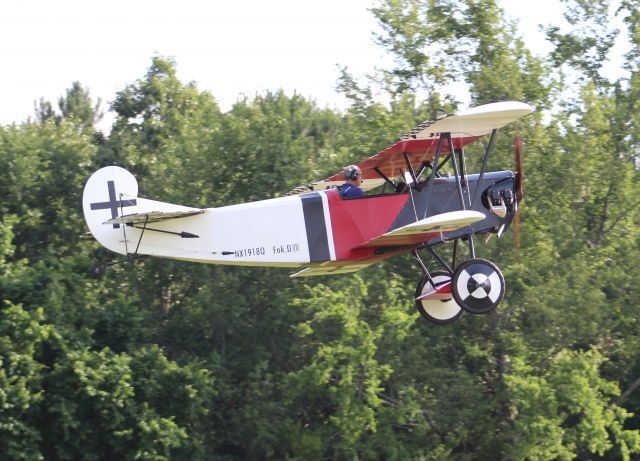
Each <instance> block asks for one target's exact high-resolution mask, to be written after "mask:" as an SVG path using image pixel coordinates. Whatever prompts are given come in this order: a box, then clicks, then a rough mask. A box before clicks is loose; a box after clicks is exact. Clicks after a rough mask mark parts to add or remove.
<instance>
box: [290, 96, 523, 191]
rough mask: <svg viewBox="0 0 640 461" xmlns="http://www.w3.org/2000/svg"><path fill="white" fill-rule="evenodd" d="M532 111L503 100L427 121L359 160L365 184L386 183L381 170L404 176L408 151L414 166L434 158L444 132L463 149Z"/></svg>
mask: <svg viewBox="0 0 640 461" xmlns="http://www.w3.org/2000/svg"><path fill="white" fill-rule="evenodd" d="M531 112H533V107H531V106H530V105H528V104H525V103H523V102H518V101H503V102H496V103H491V104H484V105H482V106H477V107H473V108H470V109H465V110H462V111H459V112H456V113H454V114H446V115H443V116H442V117H440V118H438V119H436V120H432V121H426V122H423V123H421V124H420V125H418V126H417V127H416V128H414V129H413V130H411V131H410V132H408V133H406V134H405V135H403V136H402V137H401V138H400V140H399V141H397V142H396V143H395V144H393V145H391V146H389V147H388V148H386V149H385V150H383V151H381V152H379V153H377V154H376V155H373V156H372V157H369V158H368V159H366V160H363V161H362V162H360V163H358V164H357V165H358V166H359V167H360V169H361V170H362V174H363V185H362V188H363V189H365V190H368V189H373V188H375V187H376V186H378V185H380V184H382V183H383V182H384V179H381V176H380V173H383V174H384V175H385V176H387V177H388V178H395V177H397V176H400V175H401V174H402V172H403V171H406V170H407V164H406V161H405V159H404V155H403V154H407V156H408V158H409V160H410V162H411V164H412V165H413V166H414V168H415V167H416V166H418V165H420V164H421V163H424V162H431V161H432V160H433V158H434V156H435V152H436V149H437V147H438V141H439V139H440V133H451V140H452V143H453V148H454V149H459V148H462V147H464V146H466V145H468V144H470V143H472V142H474V141H476V140H478V139H479V138H480V137H482V136H484V135H487V134H489V133H491V132H492V131H493V130H494V129H499V128H502V127H503V126H505V125H507V124H509V123H511V122H514V121H516V120H518V119H519V118H521V117H523V116H525V115H527V114H529V113H531ZM442 153H443V154H445V155H446V154H448V153H449V146H448V145H447V143H443V146H442ZM343 182H344V181H343V180H342V173H336V174H334V175H333V176H330V177H328V178H326V179H324V180H321V181H317V182H314V183H311V184H306V185H304V186H301V187H298V188H296V189H294V190H293V191H292V192H291V193H303V192H309V191H319V190H324V189H328V188H330V187H333V186H335V185H339V184H342V183H343Z"/></svg>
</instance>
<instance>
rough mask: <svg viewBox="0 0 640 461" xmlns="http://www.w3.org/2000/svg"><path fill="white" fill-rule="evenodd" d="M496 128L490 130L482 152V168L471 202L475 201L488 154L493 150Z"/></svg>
mask: <svg viewBox="0 0 640 461" xmlns="http://www.w3.org/2000/svg"><path fill="white" fill-rule="evenodd" d="M497 132H498V130H497V129H496V128H494V129H493V131H492V132H491V138H489V145H488V146H487V150H486V151H485V153H484V159H483V160H482V168H481V169H480V176H479V177H478V182H477V183H476V190H475V191H474V192H473V200H472V201H471V203H473V202H475V201H476V196H477V195H478V191H479V190H480V184H481V183H482V178H483V177H484V172H485V170H486V169H487V162H488V161H489V155H491V151H492V150H493V141H494V140H495V138H496V133H497Z"/></svg>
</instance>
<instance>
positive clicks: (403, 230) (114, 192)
mask: <svg viewBox="0 0 640 461" xmlns="http://www.w3.org/2000/svg"><path fill="white" fill-rule="evenodd" d="M532 111H533V109H532V107H531V106H529V105H528V104H525V103H522V102H515V101H507V102H497V103H492V104H486V105H482V106H478V107H474V108H470V109H466V110H462V111H459V112H456V113H453V114H447V115H444V116H442V117H439V118H437V119H436V120H434V121H428V122H424V123H422V124H420V125H418V126H417V127H416V128H415V129H413V130H412V131H410V132H409V133H407V134H406V135H404V136H402V137H401V138H400V139H399V140H398V141H397V142H395V143H394V144H393V145H391V146H390V147H388V148H387V149H385V150H383V151H381V152H379V153H378V154H376V155H373V156H372V157H369V158H368V159H366V160H363V161H362V162H360V163H358V164H357V166H358V167H359V168H360V169H361V171H362V177H363V181H362V188H363V189H365V190H366V191H367V194H366V195H365V196H363V197H357V198H342V197H341V194H340V190H339V187H340V185H341V184H342V183H344V178H343V177H342V174H341V173H338V174H336V175H334V176H331V177H329V178H327V179H324V180H321V181H318V182H314V183H311V184H307V185H305V186H302V187H300V188H298V189H296V190H294V191H292V193H290V194H289V195H286V196H282V197H278V198H273V199H269V200H262V201H257V202H251V203H244V204H238V205H231V206H223V207H216V208H193V207H188V206H182V205H175V204H171V203H166V202H160V201H156V200H150V199H147V198H143V197H141V196H139V195H138V183H137V181H136V179H135V177H134V176H133V175H132V174H131V173H129V172H128V171H126V170H125V169H123V168H120V167H117V166H109V167H105V168H102V169H100V170H98V171H96V172H95V173H94V174H93V175H92V176H91V177H90V178H89V180H88V181H87V183H86V185H85V188H84V193H83V209H84V216H85V219H86V222H87V224H88V226H89V229H90V231H91V233H92V234H93V236H94V237H95V239H96V240H97V241H98V242H99V243H100V244H102V245H103V246H104V247H106V248H108V249H109V250H112V251H114V252H117V253H121V254H124V255H128V256H135V257H137V256H142V255H146V256H154V257H162V258H172V259H178V260H184V261H194V262H201V263H211V264H230V265H243V266H278V267H291V268H297V269H298V271H297V272H295V273H294V274H292V275H291V276H292V277H311V276H320V275H331V274H345V273H350V272H355V271H358V270H361V269H363V268H365V267H368V266H370V265H372V264H375V263H378V262H380V261H382V260H385V259H387V258H390V257H392V256H394V255H397V254H402V253H410V254H412V255H413V257H414V258H415V260H416V262H417V265H418V267H419V270H420V280H419V282H418V284H417V288H416V295H415V303H416V306H417V308H418V310H419V312H420V313H421V314H422V315H423V316H424V317H426V318H427V319H429V320H431V321H433V322H435V323H438V324H445V323H449V322H452V321H454V320H456V319H457V318H458V317H460V315H461V314H462V313H463V312H464V311H467V312H471V313H476V314H481V313H487V312H490V311H491V310H493V309H495V307H496V306H497V305H498V304H499V303H500V301H501V300H502V298H503V296H504V293H505V282H504V277H503V276H502V274H501V272H500V270H499V269H498V267H497V266H496V265H495V264H494V263H492V262H490V261H487V260H485V259H481V258H477V257H476V253H475V246H474V238H473V237H474V236H475V235H478V234H497V235H498V236H500V235H501V234H502V233H503V232H504V231H505V230H506V229H507V228H508V227H509V225H510V223H511V222H512V220H513V218H514V215H515V214H516V211H517V208H518V203H519V201H520V199H521V197H522V190H521V189H522V187H521V181H520V179H521V178H520V175H519V174H518V173H517V172H516V173H514V172H512V171H487V162H488V160H489V157H490V155H491V152H492V150H493V146H494V140H495V137H496V134H497V130H498V129H499V128H501V127H504V126H505V125H507V124H509V123H511V122H514V121H515V120H517V119H519V118H521V117H523V116H525V115H527V114H529V113H531V112H532ZM484 136H489V139H488V142H487V143H486V145H484V146H483V149H482V150H483V151H484V157H483V159H482V167H481V169H480V171H479V173H475V174H469V173H468V172H467V171H466V163H465V146H467V145H469V144H470V143H473V142H474V141H477V140H478V139H480V138H481V137H484ZM478 163H479V162H478ZM445 165H448V167H447V169H448V170H453V172H451V171H449V172H448V173H447V174H445V173H444V171H445V170H444V169H443V167H444V166H445ZM446 242H453V244H454V247H453V257H452V260H453V261H452V262H451V263H448V262H447V261H445V259H444V258H443V257H442V256H441V255H440V254H439V253H438V251H436V250H438V249H439V245H441V244H443V243H446ZM458 242H466V244H468V247H469V248H468V252H467V253H468V254H467V255H466V256H467V257H465V258H464V260H463V261H459V262H458V261H456V253H457V251H456V249H457V244H458ZM419 251H427V252H429V253H430V254H431V255H432V261H437V263H438V264H439V266H441V267H440V268H439V269H438V270H435V271H434V270H430V269H429V268H428V267H427V265H425V263H424V262H423V260H422V259H421V257H420V255H419Z"/></svg>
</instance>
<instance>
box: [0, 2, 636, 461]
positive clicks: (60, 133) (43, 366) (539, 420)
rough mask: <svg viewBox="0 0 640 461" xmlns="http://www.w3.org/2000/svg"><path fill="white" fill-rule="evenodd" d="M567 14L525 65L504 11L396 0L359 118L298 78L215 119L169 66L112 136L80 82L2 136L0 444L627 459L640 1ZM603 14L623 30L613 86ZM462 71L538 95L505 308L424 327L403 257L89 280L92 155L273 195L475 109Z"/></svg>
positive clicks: (188, 267) (351, 84)
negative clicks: (380, 65) (86, 199)
mask: <svg viewBox="0 0 640 461" xmlns="http://www.w3.org/2000/svg"><path fill="white" fill-rule="evenodd" d="M562 6H563V7H564V8H565V11H566V14H565V15H566V18H567V20H568V21H569V24H570V28H569V30H560V28H557V27H552V26H549V27H548V28H547V30H546V33H547V36H548V38H549V40H550V42H551V43H552V44H553V45H554V47H553V51H552V52H551V53H550V54H549V55H547V56H534V55H532V53H531V52H530V51H529V50H528V49H527V47H526V44H525V43H524V42H523V41H522V40H521V39H520V38H518V36H517V33H516V27H515V24H514V23H513V22H512V21H511V20H510V19H509V18H507V17H506V16H505V14H504V12H503V11H502V10H501V9H500V8H499V7H498V6H497V5H496V3H495V1H493V0H486V1H483V2H477V1H474V0H422V1H418V0H385V1H380V2H379V3H378V4H377V6H376V7H375V8H373V9H372V14H374V15H375V17H376V18H377V20H378V24H379V30H378V31H377V41H378V43H379V44H380V46H381V47H383V48H384V49H385V50H386V52H387V53H388V54H389V55H390V56H391V57H393V58H394V63H395V64H394V66H392V67H391V68H388V69H377V70H375V71H373V72H372V74H371V75H370V76H369V77H367V78H365V79H361V80H359V79H357V78H355V77H354V76H352V75H350V73H349V71H348V69H346V68H345V69H343V71H342V76H341V78H340V81H339V82H338V86H339V89H340V91H342V92H343V93H344V94H345V95H347V96H348V97H349V100H350V101H351V105H350V107H349V108H348V109H347V110H345V111H342V112H339V111H335V110H330V109H326V108H322V107H318V106H317V104H316V103H315V102H314V101H313V100H310V99H307V98H305V97H303V96H300V95H293V96H291V95H287V94H284V93H283V92H282V91H272V92H266V93H264V94H261V95H258V96H256V97H254V98H245V99H243V100H240V101H239V102H237V103H236V104H235V105H234V106H233V107H232V108H231V109H230V110H229V111H227V112H222V111H221V110H220V108H219V106H218V104H217V102H216V99H215V95H212V94H210V93H207V92H202V91H200V90H199V89H198V87H197V85H196V84H195V83H187V84H185V83H183V82H181V81H179V80H178V79H177V78H176V66H177V63H175V62H174V61H172V60H171V59H170V58H164V57H154V58H153V59H152V61H151V64H150V67H149V68H148V71H147V73H146V75H144V76H142V77H141V78H140V79H138V80H136V81H135V82H133V83H131V84H130V85H128V86H127V87H126V88H125V89H124V90H123V91H121V92H120V93H119V94H117V95H116V98H115V100H114V101H113V102H112V103H111V104H110V107H109V109H110V110H112V111H113V112H114V113H115V115H116V118H115V122H114V124H113V126H112V128H111V130H110V132H109V133H103V132H101V131H99V130H98V129H96V123H97V122H98V121H99V119H100V117H101V114H102V108H101V105H100V102H99V101H93V100H92V99H91V97H90V92H89V89H88V88H87V87H84V86H83V85H82V84H80V83H79V82H75V83H73V84H72V86H71V87H70V88H69V89H68V90H67V91H66V94H65V96H63V97H62V98H60V100H59V101H58V103H57V104H53V103H51V102H49V101H44V100H40V101H39V103H38V104H37V108H36V113H35V115H34V117H33V118H32V119H29V120H26V121H23V122H20V123H14V124H11V125H8V126H2V127H0V171H1V172H2V181H0V197H2V198H1V201H0V294H1V297H2V306H1V311H0V458H1V459H3V460H86V461H90V460H103V459H104V460H107V459H108V460H112V459H135V460H169V459H171V460H231V459H289V460H296V459H299V460H303V459H304V460H314V459H318V460H320V459H323V460H325V459H336V460H337V459H363V460H364V459H403V460H404V459H415V460H446V459H455V460H484V459H486V460H494V459H509V460H511V459H514V460H516V459H517V460H524V459H531V460H542V459H549V460H550V459H560V460H569V459H607V460H608V459H638V456H639V453H640V430H639V429H640V415H638V411H639V408H638V407H639V404H640V392H638V391H637V388H638V387H640V348H639V343H640V334H639V332H638V299H639V294H640V293H639V290H640V289H639V286H640V268H639V266H638V261H640V231H639V224H640V209H639V205H640V198H639V192H640V188H639V187H638V183H639V179H640V176H639V172H638V167H639V160H638V149H639V139H638V136H639V134H640V126H639V123H640V116H639V115H638V111H637V109H636V107H637V104H638V95H639V94H640V80H639V73H638V64H639V61H640V33H639V31H640V4H639V3H638V2H637V1H631V0H629V1H626V0H625V1H622V2H620V3H619V4H617V5H616V9H615V10H614V9H613V7H612V6H610V5H609V2H606V1H603V0H597V1H590V2H585V1H582V0H570V1H569V0H567V1H563V2H562ZM612 14H617V15H618V17H620V18H622V20H623V25H624V27H623V29H622V30H621V31H620V34H621V36H622V38H624V39H625V40H626V41H627V42H628V44H629V51H628V53H627V54H626V55H625V56H624V64H623V69H621V71H622V72H621V75H623V76H622V77H619V79H618V80H616V81H611V80H610V79H607V78H605V77H604V76H603V74H604V71H605V70H606V68H607V66H609V65H610V64H609V63H608V61H607V50H608V49H609V48H610V47H611V45H612V43H613V40H614V34H613V32H614V31H613V30H610V28H609V21H608V19H607V18H608V15H612ZM453 83H457V84H463V85H464V87H465V88H466V91H468V94H469V96H470V99H471V102H472V104H482V103H487V102H491V101H496V100H505V99H509V100H511V99H515V100H523V101H527V102H528V103H530V104H532V105H533V106H534V107H535V108H536V112H535V114H534V115H532V116H529V117H527V118H525V119H522V120H521V121H520V122H519V123H517V124H514V125H512V126H509V127H506V128H505V129H503V130H501V136H500V141H499V143H498V145H497V148H496V155H495V157H494V158H493V161H492V168H495V169H501V168H513V159H512V157H513V148H512V143H513V139H514V136H515V135H517V134H519V135H521V136H522V137H523V139H524V140H525V158H526V179H527V181H526V190H525V201H524V203H523V207H522V214H521V232H520V239H519V242H515V241H514V239H513V233H510V234H508V235H506V236H505V237H503V238H502V239H500V240H495V239H494V240H492V241H490V242H489V243H488V244H487V245H484V246H481V247H480V248H479V250H480V255H481V256H482V257H486V258H488V259H491V260H494V261H496V262H498V263H499V265H500V267H501V268H502V270H503V273H504V274H505V277H506V281H507V295H506V298H505V300H504V301H503V303H502V304H501V306H500V307H499V309H498V310H497V311H496V312H494V313H492V314H490V315H487V316H473V315H464V316H463V317H462V318H461V319H460V320H459V321H457V322H455V323H454V324H452V325H449V326H444V327H441V326H435V325H432V324H429V323H427V322H426V321H424V320H423V319H421V318H420V317H419V315H418V314H417V313H416V312H415V309H414V306H413V302H412V293H413V291H414V286H415V283H416V281H417V278H418V270H417V268H416V267H415V265H414V264H413V263H412V261H411V259H410V258H409V257H397V258H394V259H392V260H390V261H387V262H385V263H384V264H381V265H378V266H376V267H372V268H369V269H366V270H364V271H362V272H360V273H357V274H356V275H348V276H339V277H334V278H329V277H326V278H317V279H313V280H302V281H299V280H290V279H289V278H288V275H289V272H288V271H286V270H282V269H265V268H234V267H221V266H206V265H197V264H190V263H184V262H175V261H169V260H143V261H139V262H137V263H135V264H131V265H128V264H127V265H116V266H112V267H111V268H110V270H109V271H108V272H107V273H106V274H105V275H104V276H103V277H100V278H96V277H94V276H92V275H91V272H90V268H91V267H92V266H93V265H94V264H95V262H96V261H102V262H108V261H110V260H112V259H113V257H114V255H113V254H109V253H108V252H106V250H103V249H101V248H100V247H99V245H98V244H96V243H95V242H92V241H90V240H83V239H80V238H79V237H80V236H81V235H82V234H83V233H84V232H85V231H86V227H85V224H84V221H83V218H82V216H81V193H82V188H83V185H84V182H85V181H86V179H87V178H88V177H89V175H90V174H91V173H92V172H93V171H95V170H96V169H97V168H100V167H102V166H105V165H112V164H117V165H120V166H123V167H125V168H127V169H129V170H131V171H132V172H133V173H134V174H135V175H136V176H137V178H138V180H139V182H140V184H141V188H142V189H141V190H142V194H143V195H144V196H147V197H153V198H157V199H161V200H166V201H168V202H176V203H184V204H185V205H192V206H223V205H227V204H232V203H240V202H245V201H249V200H259V199H265V198H269V197H273V196H278V195H280V194H283V193H285V192H287V191H288V190H290V189H292V188H293V187H295V186H297V185H299V184H302V183H304V182H307V181H310V180H313V179H318V178H322V177H325V176H327V175H329V174H330V173H333V172H335V171H336V170H338V169H339V168H340V167H342V166H343V165H345V164H349V163H352V162H355V161H358V160H360V159H362V158H364V157H367V156H369V155H372V154H373V153H375V152H377V151H378V150H380V149H382V148H384V147H386V146H387V145H389V144H390V143H391V142H393V141H394V140H395V139H396V138H397V136H398V135H399V134H400V133H402V132H404V131H406V130H408V129H410V128H411V127H413V126H415V125H416V124H417V123H418V122H420V121H423V120H425V119H432V118H433V117H435V116H438V115H439V114H441V113H442V112H448V111H452V110H455V109H456V108H462V107H463V106H462V103H461V102H460V101H458V100H456V97H455V95H452V94H451V93H452V92H451V90H450V85H451V84H453ZM380 101H386V102H385V103H384V104H383V103H382V102H380ZM473 157H474V156H473V155H470V162H471V163H472V165H470V168H471V167H473V166H474V165H473V162H474V160H472V158H473ZM477 161H478V160H477V156H476V160H475V162H477Z"/></svg>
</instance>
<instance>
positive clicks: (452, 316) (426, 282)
mask: <svg viewBox="0 0 640 461" xmlns="http://www.w3.org/2000/svg"><path fill="white" fill-rule="evenodd" d="M470 245H471V246H470V248H471V259H468V260H466V261H464V262H462V263H461V264H460V265H458V266H457V267H456V266H455V251H454V257H453V264H452V265H453V267H455V270H454V269H452V268H451V267H450V266H449V265H447V264H446V263H445V262H444V261H443V260H442V259H441V258H440V257H439V256H438V255H437V254H436V253H435V252H434V251H433V249H432V248H429V247H428V249H429V251H431V253H432V254H433V256H434V257H435V258H436V259H437V260H438V261H439V262H440V264H441V265H442V266H443V267H445V268H446V270H445V271H434V272H429V270H428V269H427V267H426V266H425V265H424V263H423V262H422V259H420V257H419V256H418V253H417V251H415V250H414V252H413V255H414V257H415V259H416V261H417V262H418V265H419V266H420V269H421V270H422V272H423V274H424V277H423V278H422V280H421V281H420V282H419V283H418V286H417V287H416V298H415V299H416V301H415V302H416V308H417V309H418V312H420V314H421V315H422V316H423V317H425V318H426V319H427V320H429V321H431V322H433V323H436V324H440V325H444V324H448V323H451V322H453V321H455V320H457V319H458V318H459V317H460V316H461V315H462V313H463V312H464V311H468V312H471V313H472V314H486V313H489V312H491V311H492V310H494V309H495V308H496V307H497V306H498V304H500V301H502V298H504V292H505V283H504V277H503V275H502V273H501V272H500V269H498V267H497V266H496V265H495V264H493V263H492V262H490V261H487V260H486V259H479V258H475V257H474V256H475V255H474V251H473V245H472V243H470ZM454 250H455V247H454Z"/></svg>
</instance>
